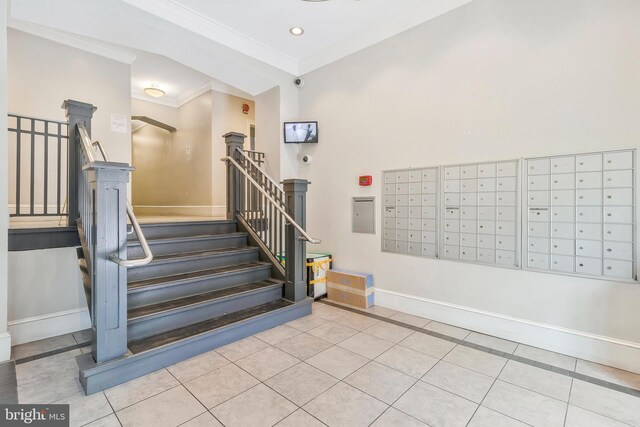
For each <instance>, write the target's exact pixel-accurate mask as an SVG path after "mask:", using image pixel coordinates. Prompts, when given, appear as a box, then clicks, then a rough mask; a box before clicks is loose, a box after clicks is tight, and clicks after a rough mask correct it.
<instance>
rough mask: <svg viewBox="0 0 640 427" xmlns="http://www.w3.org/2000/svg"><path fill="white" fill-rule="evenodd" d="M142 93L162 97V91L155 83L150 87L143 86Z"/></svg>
mask: <svg viewBox="0 0 640 427" xmlns="http://www.w3.org/2000/svg"><path fill="white" fill-rule="evenodd" d="M144 93H146V94H147V95H149V96H153V97H154V98H162V97H163V96H164V91H163V90H162V89H160V87H159V86H158V85H157V84H155V83H154V84H152V85H151V86H150V87H145V88H144Z"/></svg>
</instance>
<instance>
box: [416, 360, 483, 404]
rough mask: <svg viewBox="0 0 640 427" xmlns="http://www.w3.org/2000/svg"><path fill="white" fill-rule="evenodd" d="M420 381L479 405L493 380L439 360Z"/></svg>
mask: <svg viewBox="0 0 640 427" xmlns="http://www.w3.org/2000/svg"><path fill="white" fill-rule="evenodd" d="M422 381H424V382H427V383H429V384H431V385H434V386H436V387H439V388H441V389H443V390H446V391H449V392H451V393H453V394H457V395H458V396H460V397H464V398H465V399H468V400H470V401H472V402H475V403H478V404H479V403H480V402H482V399H484V396H485V395H486V394H487V392H488V391H489V389H490V388H491V386H492V385H493V382H494V378H492V377H489V376H487V375H483V374H480V373H478V372H475V371H471V370H469V369H467V368H463V367H461V366H457V365H454V364H451V363H449V362H445V361H444V360H441V361H440V362H438V364H437V365H436V366H434V367H433V368H431V370H430V371H429V372H427V374H426V375H425V376H424V377H422Z"/></svg>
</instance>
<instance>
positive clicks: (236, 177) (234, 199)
mask: <svg viewBox="0 0 640 427" xmlns="http://www.w3.org/2000/svg"><path fill="white" fill-rule="evenodd" d="M222 137H223V138H224V142H225V144H227V156H228V157H231V158H232V159H234V160H236V161H238V159H239V157H240V156H239V155H238V153H237V150H242V147H243V146H244V139H245V138H246V135H244V134H241V133H238V132H229V133H227V134H225V135H223V136H222ZM239 186H240V172H239V171H238V170H237V169H236V168H235V166H233V165H232V164H230V163H228V162H227V219H235V218H236V212H238V201H239V200H240V191H239V190H240V189H239Z"/></svg>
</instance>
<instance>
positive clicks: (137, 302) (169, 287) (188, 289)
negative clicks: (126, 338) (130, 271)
mask: <svg viewBox="0 0 640 427" xmlns="http://www.w3.org/2000/svg"><path fill="white" fill-rule="evenodd" d="M270 277H271V264H269V263H266V262H258V261H253V262H247V263H243V264H237V265H231V266H226V267H218V268H211V269H204V270H198V271H191V272H184V273H179V274H171V275H167V276H162V277H154V278H151V279H143V280H137V281H131V282H129V285H128V298H127V302H128V307H129V308H130V309H134V308H138V307H142V306H146V305H151V304H156V303H160V302H165V301H170V300H174V299H178V298H184V297H188V296H192V295H197V294H201V293H204V292H212V291H215V290H219V289H224V288H230V287H233V286H237V285H242V284H246V283H252V282H259V281H262V280H267V279H269V278H270Z"/></svg>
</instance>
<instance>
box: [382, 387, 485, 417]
mask: <svg viewBox="0 0 640 427" xmlns="http://www.w3.org/2000/svg"><path fill="white" fill-rule="evenodd" d="M393 406H394V407H395V408H397V409H399V410H401V411H402V412H404V413H406V414H409V415H411V416H412V417H414V418H417V419H418V420H420V421H422V422H423V423H426V424H428V425H430V426H451V427H454V426H455V427H457V426H461V427H462V426H466V425H467V423H468V422H469V420H470V419H471V417H472V416H473V413H474V412H475V410H476V408H477V407H478V405H477V404H475V403H473V402H471V401H469V400H467V399H463V398H462V397H460V396H456V395H455V394H453V393H449V392H447V391H444V390H441V389H439V388H437V387H434V386H432V385H431V384H427V383H425V382H422V381H418V382H417V383H416V384H415V385H414V386H413V387H411V388H410V389H409V391H407V392H406V393H405V394H404V395H403V396H402V397H401V398H400V399H398V401H397V402H396V403H394V404H393Z"/></svg>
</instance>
